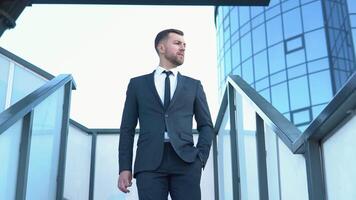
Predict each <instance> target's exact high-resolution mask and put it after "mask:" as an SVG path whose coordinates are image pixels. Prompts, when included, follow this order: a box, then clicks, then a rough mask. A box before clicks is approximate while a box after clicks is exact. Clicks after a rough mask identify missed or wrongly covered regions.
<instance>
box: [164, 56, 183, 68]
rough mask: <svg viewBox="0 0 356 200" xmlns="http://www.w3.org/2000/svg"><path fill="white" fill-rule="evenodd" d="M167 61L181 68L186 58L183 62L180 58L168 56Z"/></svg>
mask: <svg viewBox="0 0 356 200" xmlns="http://www.w3.org/2000/svg"><path fill="white" fill-rule="evenodd" d="M166 59H167V60H168V61H169V62H171V63H172V64H173V65H175V66H180V65H182V64H183V62H184V58H183V59H182V60H180V59H178V56H169V57H168V56H166Z"/></svg>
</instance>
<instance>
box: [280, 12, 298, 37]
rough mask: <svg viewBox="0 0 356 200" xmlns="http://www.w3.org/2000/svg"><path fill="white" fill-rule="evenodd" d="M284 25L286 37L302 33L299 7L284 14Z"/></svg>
mask: <svg viewBox="0 0 356 200" xmlns="http://www.w3.org/2000/svg"><path fill="white" fill-rule="evenodd" d="M283 26H284V37H285V38H290V37H293V36H296V35H299V34H301V33H302V20H301V17H300V9H299V8H296V9H293V10H291V11H288V12H286V13H284V14H283Z"/></svg>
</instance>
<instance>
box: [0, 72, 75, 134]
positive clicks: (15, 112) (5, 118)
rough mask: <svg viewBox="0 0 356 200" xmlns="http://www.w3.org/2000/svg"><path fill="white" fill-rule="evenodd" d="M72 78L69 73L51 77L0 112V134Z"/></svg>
mask: <svg viewBox="0 0 356 200" xmlns="http://www.w3.org/2000/svg"><path fill="white" fill-rule="evenodd" d="M70 81H72V82H73V85H75V84H74V80H73V77H72V76H71V75H68V74H62V75H58V76H57V77H55V78H53V79H52V80H50V81H49V82H47V83H46V84H44V85H43V86H41V87H40V88H38V89H37V90H35V91H34V92H32V93H31V94H29V95H27V96H26V97H24V98H23V99H21V100H20V101H18V102H17V103H15V104H14V105H12V106H11V107H9V108H8V109H6V110H5V111H3V112H2V113H0V135H1V134H2V133H3V132H5V131H6V130H7V129H8V128H9V127H11V126H12V125H13V124H14V123H16V122H17V121H18V120H20V119H22V118H23V117H24V116H25V115H26V114H27V113H29V112H31V111H32V110H33V109H34V108H35V107H36V106H37V105H38V104H40V103H41V102H42V101H44V100H45V99H46V98H47V97H48V96H50V95H51V94H53V93H54V92H55V91H57V90H58V89H59V88H61V87H62V86H64V85H65V84H67V83H68V82H70Z"/></svg>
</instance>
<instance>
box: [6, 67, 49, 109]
mask: <svg viewBox="0 0 356 200" xmlns="http://www.w3.org/2000/svg"><path fill="white" fill-rule="evenodd" d="M45 82H46V81H45V80H44V79H42V78H40V77H39V76H37V75H35V74H33V73H32V72H30V71H27V70H26V69H24V68H22V67H20V66H17V65H15V70H14V80H13V85H12V97H11V105H13V104H14V103H16V102H17V101H19V100H20V99H22V98H24V97H25V96H27V95H28V94H30V93H31V92H33V91H35V90H36V89H38V88H39V87H40V86H42V85H43V84H44V83H45Z"/></svg>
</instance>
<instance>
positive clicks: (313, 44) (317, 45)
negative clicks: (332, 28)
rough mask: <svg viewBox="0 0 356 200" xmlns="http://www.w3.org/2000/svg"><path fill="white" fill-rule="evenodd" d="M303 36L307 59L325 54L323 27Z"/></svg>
mask: <svg viewBox="0 0 356 200" xmlns="http://www.w3.org/2000/svg"><path fill="white" fill-rule="evenodd" d="M304 38H305V46H306V49H307V58H308V60H314V59H317V58H321V57H324V56H326V55H327V53H326V50H327V48H326V40H325V31H324V29H319V30H317V31H313V32H310V33H307V34H305V37H304Z"/></svg>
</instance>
